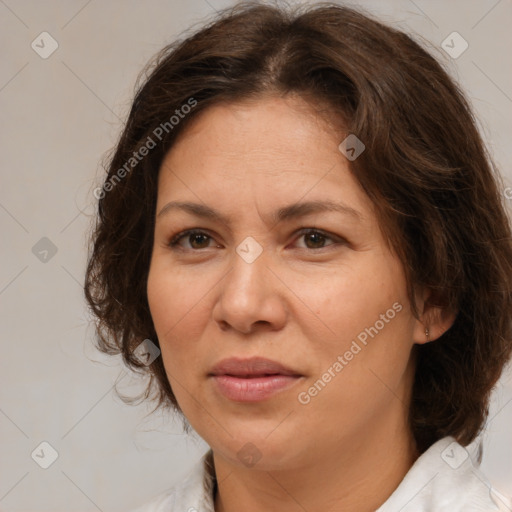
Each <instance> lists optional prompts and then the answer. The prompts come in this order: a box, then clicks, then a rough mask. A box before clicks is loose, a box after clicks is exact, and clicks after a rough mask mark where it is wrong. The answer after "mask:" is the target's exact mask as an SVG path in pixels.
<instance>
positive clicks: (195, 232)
mask: <svg viewBox="0 0 512 512" xmlns="http://www.w3.org/2000/svg"><path fill="white" fill-rule="evenodd" d="M312 233H315V234H320V235H322V236H323V237H324V238H325V239H328V240H331V241H334V242H335V243H336V240H339V241H340V243H342V242H345V240H344V239H343V238H341V237H339V236H331V235H329V234H328V233H326V232H325V231H322V230H319V229H315V228H303V229H300V230H299V231H298V232H297V235H298V237H299V238H300V237H302V236H304V235H310V234H312ZM191 235H206V236H207V237H208V238H209V239H211V240H213V237H211V236H210V235H209V234H208V233H206V232H205V231H202V230H200V229H187V230H186V231H181V232H180V233H178V234H177V235H176V236H174V237H173V238H172V239H171V240H170V242H169V243H168V246H169V247H170V248H171V249H173V250H179V249H178V248H177V246H179V242H180V241H181V240H182V239H183V238H185V237H187V236H191ZM335 243H334V244H330V245H335ZM326 247H329V245H327V246H325V247H318V248H316V249H310V248H308V247H301V249H305V250H309V251H320V250H322V249H325V248H326ZM209 248H210V247H204V248H202V249H193V248H192V249H190V250H191V251H193V252H199V251H201V250H204V249H209ZM185 250H188V249H185Z"/></svg>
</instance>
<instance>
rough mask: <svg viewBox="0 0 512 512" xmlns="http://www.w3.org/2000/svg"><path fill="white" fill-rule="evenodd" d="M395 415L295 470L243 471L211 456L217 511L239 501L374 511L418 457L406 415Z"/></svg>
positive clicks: (231, 510) (258, 506)
mask: <svg viewBox="0 0 512 512" xmlns="http://www.w3.org/2000/svg"><path fill="white" fill-rule="evenodd" d="M396 402H398V403H400V402H399V401H398V400H396ZM401 405H403V404H401ZM396 407H397V408H400V405H397V406H396ZM396 412H397V411H396V410H395V411H394V413H395V414H389V415H388V417H387V418H381V419H382V421H380V422H379V425H378V430H375V425H370V426H368V428H367V429H366V430H361V429H359V430H358V431H357V432H355V433H354V435H353V436H352V437H351V438H350V439H346V440H344V442H339V443H337V446H330V447H328V448H327V449H325V450H324V451H321V450H319V449H317V448H316V447H315V448H314V449H313V448H312V449H311V450H309V454H308V458H307V459H306V460H302V459H301V460H302V462H301V463H300V464H297V466H294V467H293V468H291V467H289V468H283V469H279V470H272V471H265V470H257V469H256V467H253V468H251V469H249V468H243V467H242V468H241V467H240V466H234V465H233V464H232V463H231V462H230V461H229V460H226V459H224V458H222V457H220V456H218V455H216V454H215V452H214V465H215V472H216V475H217V482H218V484H217V485H218V488H217V493H216V496H215V511H216V512H236V511H239V510H240V504H242V503H243V509H244V512H261V511H265V510H287V511H290V512H291V511H297V512H303V511H304V510H307V511H308V512H317V511H323V512H324V511H327V510H343V511H344V512H373V511H375V510H376V509H377V508H379V507H380V506H381V505H382V504H383V503H384V502H385V501H386V500H387V499H388V498H389V496H390V495H391V494H392V493H393V491H394V490H395V489H396V488H397V487H398V485H399V484H400V482H401V481H402V480H403V478H404V476H405V475H406V473H407V472H408V471H409V469H410V468H411V466H412V465H413V464H414V462H415V460H416V459H417V458H418V456H419V453H418V451H417V449H416V445H415V442H414V439H413V436H412V434H411V432H410V430H409V428H408V425H407V418H406V415H405V414H401V415H399V418H400V419H401V421H396V418H397V415H396ZM402 412H403V411H402Z"/></svg>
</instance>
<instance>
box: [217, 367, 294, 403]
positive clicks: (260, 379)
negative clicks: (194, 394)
mask: <svg viewBox="0 0 512 512" xmlns="http://www.w3.org/2000/svg"><path fill="white" fill-rule="evenodd" d="M209 377H211V378H212V381H213V382H214V384H215V389H216V390H217V391H218V392H220V393H221V394H222V395H223V396H224V397H226V398H228V399H229V400H232V401H234V402H260V401H263V400H266V399H269V398H270V397H272V396H273V395H275V394H277V393H278V392H282V391H284V390H286V389H289V388H290V387H291V386H293V385H294V384H296V383H297V382H298V381H299V380H300V379H301V377H302V375H300V374H299V373H297V372H296V371H294V370H292V369H291V368H287V367H286V366H283V365H282V364H280V363H278V362H276V361H271V360H270V359H264V358H261V357H254V358H251V359H236V358H231V359H224V360H222V361H220V362H219V363H217V364H216V365H215V366H214V367H213V369H212V371H211V373H210V374H209Z"/></svg>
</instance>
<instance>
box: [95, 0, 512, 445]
mask: <svg viewBox="0 0 512 512" xmlns="http://www.w3.org/2000/svg"><path fill="white" fill-rule="evenodd" d="M140 78H142V79H143V84H142V85H141V86H139V87H138V90H137V93H136V97H135V100H134V102H133V105H132V108H131V111H130V114H129V117H128V120H127V122H126V126H125V128H124V131H123V133H122V135H121V137H120V140H119V142H118V144H117V146H116V148H115V151H114V152H113V154H112V156H111V158H110V161H109V165H108V176H107V177H106V179H105V185H104V187H103V189H102V190H101V193H100V194H99V196H100V200H99V203H98V216H97V222H96V226H95V231H94V233H93V236H92V251H91V255H90V258H89V263H88V268H87V275H86V284H85V294H86V297H87V300H88V302H89V304H90V306H91V308H92V310H93V312H94V314H95V315H96V317H97V319H98V326H97V332H98V346H99V348H100V349H101V350H103V351H104V352H107V353H111V354H114V353H116V354H119V353H120V354H122V356H123V359H124V361H125V362H126V363H127V364H128V365H129V366H130V367H132V368H134V369H138V370H139V371H147V372H148V375H149V378H150V380H149V383H148V387H147V388H146V392H145V394H144V397H145V398H149V397H150V396H152V397H153V398H157V406H159V405H164V404H165V405H168V406H171V407H174V408H175V409H176V410H178V411H179V410H180V409H179V406H178V404H177V402H176V399H175V397H174V395H173V392H172V390H171V387H170V385H169V382H168V379H167V376H166V374H165V369H164V366H163V363H162V358H157V359H156V360H155V361H154V362H153V363H152V364H151V365H150V366H148V367H147V368H146V367H144V365H143V364H141V363H140V362H139V360H138V359H137V358H136V357H134V354H133V350H134V349H135V347H137V346H138V345H139V344H140V343H141V341H142V340H144V339H146V338H149V339H151V340H152V341H153V342H154V343H155V344H156V345H158V338H157V335H156V332H155V329H154V326H153V322H152V319H151V315H150V311H149V307H148V302H147V295H146V282H147V275H148V270H149V263H150V258H151V250H152V243H153V230H154V216H155V206H156V195H157V179H158V172H159V168H160V165H161V162H162V160H163V158H164V156H165V154H166V153H167V152H168V151H169V149H170V148H171V147H172V145H173V142H174V141H175V140H176V137H177V135H178V134H180V133H183V132H184V130H185V129H186V127H187V125H188V123H189V122H190V121H191V119H193V118H195V117H196V116H197V115H198V114H199V112H201V111H204V109H206V108H208V107H209V106H211V105H213V104H216V103H219V102H221V101H230V102H233V101H238V100H246V99H250V98H253V99H258V98H260V97H262V96H264V95H266V94H280V95H285V94H288V93H295V94H299V95H301V96H302V97H304V98H306V99H309V100H314V101H317V102H319V103H321V104H323V105H328V106H329V110H328V111H326V112H329V114H327V113H325V115H326V116H327V115H331V116H332V115H335V116H337V118H338V119H340V120H343V123H344V125H345V127H346V129H347V131H348V132H350V133H353V134H356V135H357V137H358V138H359V139H360V140H362V141H363V143H364V144H365V146H366V150H365V151H364V152H363V153H362V154H361V156H360V157H359V158H357V160H355V161H353V162H351V171H352V172H353V174H354V176H355V178H356V179H357V180H358V182H359V183H360V185H361V186H362V187H363V189H364V190H365V192H366V193H367V195H368V196H369V197H370V199H371V200H372V201H373V203H374V204H375V207H376V211H377V214H378V217H379V221H380V224H381V229H382V231H383V233H384V234H385V236H386V240H387V241H388V243H389V244H390V247H392V248H393V249H394V250H395V252H396V253H397V255H398V256H399V257H400V260H401V261H402V263H403V266H404V270H405V273H406V277H407V283H408V293H409V299H410V302H411V306H412V308H413V312H414V314H415V315H417V314H418V313H417V307H416V304H415V301H414V289H415V286H426V287H427V288H428V289H430V290H431V291H432V294H431V296H430V298H429V303H430V304H432V305H437V306H439V307H442V308H446V309H448V310H450V311H453V312H458V314H457V317H456V320H455V322H454V324H453V325H452V327H451V328H450V329H448V330H447V331H446V332H445V333H444V334H443V335H442V336H441V337H440V338H438V339H437V340H435V341H433V342H431V343H427V344H425V345H415V347H414V349H415V350H416V351H417V353H416V356H417V367H416V375H415V382H414V387H413V394H412V401H411V407H410V413H409V415H410V426H411V430H412V432H413V434H414V436H415V439H416V442H417V445H418V449H419V450H420V452H423V451H424V450H426V449H427V448H428V447H429V446H430V445H431V444H432V443H434V442H435V441H436V440H438V439H440V438H442V437H444V436H447V435H452V436H454V437H455V438H456V439H457V440H458V441H459V442H460V443H461V444H463V445H467V444H469V443H470V442H471V441H472V440H473V439H474V438H475V437H476V435H477V434H478V433H479V432H480V430H481V429H482V427H483V424H484V421H485V419H486V417H487V414H488V404H489V397H490V394H491V391H492V389H493V387H494V385H495V384H496V382H497V381H498V379H499V377H500V375H501V372H502V370H503V367H504V366H505V364H506V362H507V361H508V359H509V358H510V355H511V352H512V343H511V320H510V318H511V313H512V307H511V306H512V302H511V290H512V267H511V265H512V245H511V236H510V235H511V233H510V225H509V221H508V218H507V215H506V213H505V208H504V206H503V204H502V199H501V197H502V195H501V193H500V188H499V187H500V186H501V181H500V177H499V175H498V174H497V173H495V172H494V170H493V164H492V159H491V157H490V156H489V155H488V153H487V151H486V149H485V146H484V144H483V142H482V140H481V137H480V135H479V133H478V131H477V128H476V123H475V121H474V117H473V114H472V112H471V109H470V107H469V105H468V102H467V100H466V99H465V97H464V95H463V93H462V92H461V91H460V89H459V87H458V86H457V85H456V84H455V83H454V82H453V81H452V79H450V77H449V75H448V74H447V72H446V71H444V70H443V68H442V66H441V65H440V64H439V63H438V62H437V60H436V59H434V58H433V57H432V56H431V55H430V54H429V53H427V51H426V50H424V49H423V48H422V47H421V46H420V45H419V44H418V43H416V42H415V41H413V39H412V38H411V37H409V36H408V35H406V34H405V33H403V32H401V31H398V30H395V29H393V28H391V27H388V26H385V25H383V24H381V23H380V22H378V21H376V20H374V19H372V17H371V16H369V15H367V14H363V13H362V12H359V11H358V10H354V9H352V8H347V7H342V6H339V5H335V4H327V3H324V4H320V5H319V4H317V5H315V6H298V7H297V6H296V7H295V8H294V9H287V8H278V7H273V6H268V5H260V4H257V3H248V2H244V3H243V4H238V5H236V6H235V7H232V8H229V9H227V10H224V11H223V12H221V13H220V14H219V15H218V16H217V17H216V18H215V19H214V20H213V22H212V23H210V24H209V25H208V26H206V27H204V28H202V29H201V30H200V31H199V32H197V33H195V34H193V35H191V36H190V37H188V38H186V39H184V40H182V41H177V42H175V43H173V44H171V45H169V46H167V47H165V48H164V49H163V50H162V51H161V52H160V53H159V54H158V55H157V56H156V58H155V60H154V61H153V62H152V63H151V64H150V66H149V67H148V68H147V70H146V75H144V76H143V77H142V76H141V77H140ZM184 105H190V106H192V105H194V106H193V108H188V109H185V108H184ZM187 112H188V113H187ZM181 114H184V115H181ZM173 115H174V116H175V117H176V119H178V117H177V116H178V115H179V121H178V122H177V123H175V120H174V121H172V122H170V121H169V120H170V119H171V116H173ZM165 123H167V124H165ZM159 127H160V129H158V128H159ZM156 134H158V136H157V135H156ZM157 139H158V140H157ZM150 140H151V141H152V143H153V144H151V149H149V151H143V149H142V148H143V147H144V146H146V149H147V148H148V147H149V146H150V144H149V141H150ZM340 142H341V139H340ZM141 154H145V156H144V157H143V158H141V157H140V155H141ZM135 157H137V158H135ZM128 162H129V165H128V167H127V163H128ZM121 169H124V172H121ZM151 390H152V391H151Z"/></svg>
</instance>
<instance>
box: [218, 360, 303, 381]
mask: <svg viewBox="0 0 512 512" xmlns="http://www.w3.org/2000/svg"><path fill="white" fill-rule="evenodd" d="M210 375H230V376H233V377H240V378H253V377H266V376H269V375H289V376H300V374H299V373H298V372H296V371H294V370H292V369H290V368H287V367H286V366H283V365H282V364H280V363H278V362H276V361H272V360H270V359H265V358H262V357H253V358H250V359H237V358H230V359H223V360H222V361H220V362H219V363H217V364H216V365H215V366H214V367H213V369H212V371H211V373H210Z"/></svg>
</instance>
